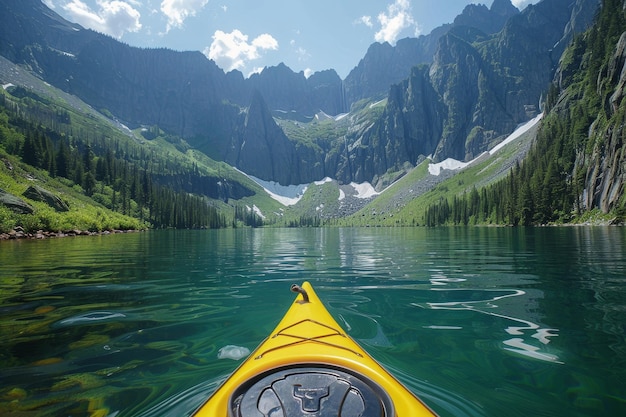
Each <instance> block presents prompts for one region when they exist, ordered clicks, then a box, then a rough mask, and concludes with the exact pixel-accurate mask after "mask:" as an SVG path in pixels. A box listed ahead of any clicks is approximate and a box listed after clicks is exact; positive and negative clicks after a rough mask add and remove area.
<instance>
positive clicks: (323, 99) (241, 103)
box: [0, 0, 598, 184]
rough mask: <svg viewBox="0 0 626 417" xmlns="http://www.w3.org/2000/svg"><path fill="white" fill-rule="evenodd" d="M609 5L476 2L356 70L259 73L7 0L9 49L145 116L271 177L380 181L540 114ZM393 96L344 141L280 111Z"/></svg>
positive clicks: (117, 111)
mask: <svg viewBox="0 0 626 417" xmlns="http://www.w3.org/2000/svg"><path fill="white" fill-rule="evenodd" d="M597 4H598V0H543V1H541V2H539V3H538V4H537V5H535V6H531V7H528V8H526V9H525V10H524V11H523V12H522V13H520V12H519V11H518V10H517V9H515V7H513V6H512V4H511V1H510V0H495V1H494V2H493V4H492V6H491V8H489V9H488V8H487V7H485V6H479V5H468V6H467V7H466V8H465V10H464V11H463V13H462V14H461V15H459V17H458V18H457V19H456V20H455V22H454V23H452V24H450V25H446V26H443V27H441V28H438V29H436V30H435V31H433V32H432V33H431V34H429V35H427V36H421V37H419V38H417V39H404V40H400V41H399V42H398V43H397V44H396V45H395V46H394V47H392V46H391V45H389V44H378V43H377V44H373V45H372V46H371V47H370V49H369V50H368V53H367V54H366V56H365V57H364V58H363V60H362V61H361V62H360V63H359V65H358V66H357V67H356V68H355V69H354V70H353V71H352V72H351V73H350V75H349V76H348V77H347V78H346V80H344V81H343V82H342V81H341V80H340V79H339V77H338V76H337V74H336V73H335V72H334V71H332V70H329V71H323V72H320V73H316V74H313V75H312V76H311V77H309V78H306V77H304V74H303V73H294V72H293V71H291V70H290V69H289V68H287V67H286V66H285V65H282V64H281V65H278V66H276V67H272V68H266V69H265V70H264V71H263V72H262V73H260V74H256V75H253V76H251V77H250V78H249V79H244V77H243V75H242V74H241V73H239V72H237V71H233V72H230V73H228V74H225V73H224V72H223V71H222V70H221V69H220V68H218V67H217V65H216V64H215V63H214V62H213V61H210V60H208V59H207V58H206V57H205V56H204V55H202V54H201V53H199V52H174V51H170V50H166V49H140V48H133V47H129V46H127V45H124V44H121V43H119V42H117V41H115V40H114V39H112V38H109V37H107V36H103V35H100V34H97V33H95V32H93V31H90V30H85V29H83V28H81V27H80V26H77V25H73V24H70V23H68V22H66V21H64V20H63V19H62V18H60V17H59V16H58V15H56V14H55V13H54V12H53V11H51V10H49V9H47V8H46V7H45V6H44V5H43V3H41V2H40V1H39V0H25V1H23V2H17V3H16V2H13V1H10V0H0V12H1V13H0V16H2V17H1V21H2V24H1V25H0V53H1V54H2V55H4V56H5V57H8V58H9V59H11V60H13V61H14V62H17V63H19V64H21V65H25V66H29V67H30V68H32V69H33V71H35V72H36V73H37V74H38V75H39V76H40V77H41V78H43V79H45V80H46V81H48V82H50V83H51V84H53V85H55V86H57V87H59V88H61V89H63V90H65V91H67V92H70V93H72V94H75V95H77V96H79V97H80V98H82V99H83V100H84V101H86V102H88V103H89V104H91V105H92V106H93V107H94V108H96V109H98V110H107V112H110V113H111V114H113V115H114V116H115V117H116V118H117V119H119V120H120V121H122V122H124V123H125V124H127V125H129V126H131V127H136V126H140V125H147V126H154V125H157V126H159V127H160V128H161V129H164V130H166V131H168V132H170V133H174V134H177V135H180V136H181V137H183V138H185V139H186V140H187V141H188V142H189V143H190V144H191V145H192V146H194V147H196V148H198V149H200V150H202V151H204V152H206V153H207V154H208V155H209V156H211V157H213V158H215V159H219V160H223V161H226V162H228V163H230V164H233V165H235V166H237V167H238V168H240V169H242V170H244V171H246V172H248V173H250V174H252V175H255V176H258V177H260V178H262V179H265V180H273V181H278V182H280V183H282V184H289V183H291V184H295V183H304V182H309V181H313V180H317V179H320V178H322V177H323V176H331V177H334V178H337V179H340V180H341V181H345V182H349V181H354V180H356V181H366V180H368V181H372V180H375V179H376V178H379V177H381V176H383V175H385V174H386V173H388V172H394V171H398V170H402V169H404V168H405V167H407V166H412V165H414V164H415V162H416V161H417V160H418V159H419V158H420V157H423V156H425V155H433V157H434V158H435V159H438V160H441V159H445V158H447V157H453V158H456V159H470V158H472V157H474V156H476V155H478V154H480V153H481V152H483V151H485V150H487V149H488V148H489V147H491V146H493V145H494V144H495V143H497V141H498V140H499V139H500V138H502V137H503V135H505V134H508V133H509V132H510V131H512V130H513V128H514V127H515V126H516V124H518V123H520V122H523V121H525V120H527V119H528V118H530V117H531V116H532V115H534V114H535V113H536V112H537V111H539V109H538V103H539V101H540V98H541V95H542V93H543V92H544V91H545V89H546V87H547V85H548V83H549V81H550V80H551V79H552V76H553V73H554V69H555V67H556V64H557V62H558V59H559V56H560V52H559V51H560V50H561V45H563V44H564V43H565V42H566V41H567V39H571V36H572V35H573V34H574V33H575V32H576V31H579V30H581V29H582V28H584V27H586V25H588V24H589V23H590V17H589V16H593V14H594V13H595V10H596V9H597ZM420 63H426V65H429V67H422V68H418V69H415V68H414V67H415V66H416V65H417V64H420ZM390 86H391V88H390ZM385 97H386V98H388V100H387V107H386V108H385V110H384V112H383V113H382V115H381V114H379V113H377V114H376V118H375V119H366V120H360V121H359V122H358V125H357V126H354V127H352V128H350V131H349V132H348V134H345V135H340V136H338V137H336V138H334V141H335V143H332V144H327V143H325V144H323V145H322V144H320V143H319V141H317V139H315V138H312V139H311V140H309V141H300V140H297V139H290V138H288V137H287V136H286V135H285V134H284V132H283V131H282V130H281V129H280V128H279V127H278V125H277V124H276V123H275V121H274V120H273V119H272V117H271V116H272V111H274V110H283V111H294V112H296V113H298V114H299V115H300V116H306V117H309V118H311V117H312V116H313V115H315V114H317V113H318V112H319V111H323V112H325V113H327V114H331V115H333V114H338V113H341V112H344V111H346V110H347V109H349V108H351V107H352V106H353V104H354V103H355V102H356V100H359V99H360V98H368V99H370V100H371V99H375V98H385ZM359 117H360V116H359ZM325 140H326V139H325Z"/></svg>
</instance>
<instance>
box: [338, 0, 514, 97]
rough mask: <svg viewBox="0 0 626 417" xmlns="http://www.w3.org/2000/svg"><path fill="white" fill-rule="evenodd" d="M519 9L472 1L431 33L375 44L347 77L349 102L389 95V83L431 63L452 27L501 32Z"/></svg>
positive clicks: (504, 0) (502, 1) (504, 2)
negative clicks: (439, 45)
mask: <svg viewBox="0 0 626 417" xmlns="http://www.w3.org/2000/svg"><path fill="white" fill-rule="evenodd" d="M518 13H519V10H517V8H516V7H515V6H513V4H512V3H511V1H510V0H494V2H493V4H492V6H491V8H487V6H485V5H476V4H469V5H467V6H466V7H465V9H464V10H463V12H462V13H461V14H460V15H459V16H457V17H456V19H455V20H454V23H451V24H445V25H442V26H439V27H437V28H435V29H434V30H433V31H432V32H431V33H429V34H427V35H422V36H419V37H418V38H405V39H401V40H399V41H398V42H397V43H396V45H395V46H391V45H390V44H389V43H386V42H385V43H382V44H381V43H374V44H372V45H371V46H370V47H369V49H368V50H367V53H366V54H365V56H364V57H363V59H362V60H361V61H360V62H359V64H358V65H357V66H356V67H355V68H354V69H353V70H352V71H351V72H350V74H348V76H347V77H346V79H345V81H344V88H345V96H346V97H345V100H346V103H347V106H348V107H349V106H350V105H351V104H353V103H355V102H357V101H358V100H361V99H363V98H371V97H380V98H382V97H385V96H386V95H387V93H388V91H389V86H391V85H392V84H397V83H399V82H401V81H402V80H404V79H406V78H407V77H408V76H409V74H410V72H411V68H412V67H414V66H416V65H420V64H430V63H431V62H432V60H433V57H434V55H435V53H436V51H437V49H438V41H439V39H440V38H441V37H442V36H444V35H445V34H446V33H448V31H450V30H451V29H453V28H455V27H460V26H462V27H470V28H474V29H477V30H479V31H481V32H483V33H485V34H492V33H497V32H499V31H500V30H501V29H502V27H503V26H504V24H505V23H506V21H507V20H508V19H509V18H510V17H512V16H514V15H516V14H518Z"/></svg>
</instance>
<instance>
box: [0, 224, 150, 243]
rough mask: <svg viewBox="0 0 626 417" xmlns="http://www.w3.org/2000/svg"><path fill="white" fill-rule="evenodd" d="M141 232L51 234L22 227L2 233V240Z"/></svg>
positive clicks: (63, 232)
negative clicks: (28, 230)
mask: <svg viewBox="0 0 626 417" xmlns="http://www.w3.org/2000/svg"><path fill="white" fill-rule="evenodd" d="M134 232H139V230H103V231H100V232H91V231H89V230H67V231H58V232H51V231H45V230H38V231H36V232H34V233H32V232H31V233H29V232H26V231H24V229H23V228H22V227H20V226H17V227H16V228H15V229H13V230H10V231H9V232H8V233H0V240H16V239H49V238H60V237H75V236H98V235H110V234H116V233H134Z"/></svg>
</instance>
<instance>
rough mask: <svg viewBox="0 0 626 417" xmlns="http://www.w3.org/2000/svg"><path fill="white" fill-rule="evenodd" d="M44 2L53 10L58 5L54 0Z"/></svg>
mask: <svg viewBox="0 0 626 417" xmlns="http://www.w3.org/2000/svg"><path fill="white" fill-rule="evenodd" d="M43 4H45V5H46V6H48V8H49V9H52V10H54V9H55V7H56V6H55V5H54V3H52V0H43Z"/></svg>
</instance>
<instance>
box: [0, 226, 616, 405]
mask: <svg viewBox="0 0 626 417" xmlns="http://www.w3.org/2000/svg"><path fill="white" fill-rule="evenodd" d="M13 243H15V244H13ZM625 248H626V233H625V232H624V230H623V229H609V228H605V229H604V228H563V229H559V228H546V229H513V228H449V229H446V228H441V229H408V228H407V229H367V230H364V229H306V230H293V229H291V230H276V229H267V230H265V229H263V230H251V229H245V230H224V231H163V232H149V233H141V234H135V235H116V236H109V237H94V238H93V239H92V238H85V239H66V240H61V239H59V240H56V241H54V240H49V241H44V242H0V363H1V366H2V372H1V373H0V414H6V413H13V414H16V415H19V413H22V415H29V414H30V415H37V416H41V417H48V416H58V415H72V416H75V417H87V416H92V415H98V414H97V413H100V415H107V413H108V415H110V416H116V417H125V416H138V415H139V416H141V417H145V416H152V415H157V414H158V415H165V416H184V415H189V413H190V412H191V410H192V409H194V408H195V407H197V406H199V405H200V404H201V403H202V401H204V399H205V398H206V396H207V395H209V393H210V392H212V390H214V389H215V387H216V386H217V384H218V383H219V382H220V381H222V380H223V379H224V378H225V377H226V375H228V374H229V373H230V372H232V371H233V370H234V369H235V368H236V367H237V365H238V363H239V362H238V361H237V360H220V359H219V357H220V353H219V352H220V349H222V348H225V347H228V346H234V347H237V348H241V349H240V350H238V351H239V352H245V350H246V349H247V350H253V349H254V348H255V347H256V346H257V345H258V343H259V342H260V341H261V340H262V339H263V338H264V337H265V336H266V335H267V334H268V333H269V332H270V331H271V330H272V329H273V327H274V326H275V324H276V323H277V322H278V320H279V319H280V317H281V315H282V313H283V312H284V311H285V309H286V308H287V307H288V305H289V304H290V303H291V301H292V300H293V294H292V293H290V292H289V285H290V284H291V283H301V282H302V281H303V280H310V281H311V282H312V283H313V285H314V286H315V288H316V290H317V292H318V294H319V295H320V297H321V298H322V299H323V300H324V302H325V303H326V304H327V306H328V307H329V310H330V312H331V314H333V315H334V316H335V317H336V318H338V320H339V322H340V323H341V324H342V325H343V326H344V327H345V328H346V330H347V331H348V332H349V333H350V334H351V335H352V336H353V337H355V338H356V339H357V340H358V341H360V342H361V343H362V344H363V345H364V347H366V349H367V350H368V351H370V353H372V355H374V356H375V357H376V358H377V359H378V360H380V361H381V362H382V363H383V364H384V365H385V366H387V367H389V368H391V370H392V372H393V373H394V374H395V375H396V376H397V377H398V378H399V379H400V380H401V381H402V382H404V383H405V384H407V385H408V386H409V387H410V388H411V389H412V390H413V391H414V392H416V393H417V394H418V395H420V396H421V397H422V398H424V399H425V401H427V403H428V404H429V405H432V406H433V407H434V408H435V409H436V411H437V412H439V413H440V414H441V415H442V416H444V417H445V416H454V417H458V416H499V415H507V416H525V415H529V414H532V413H535V412H536V411H537V410H541V413H542V415H546V416H560V415H569V416H594V417H595V416H605V415H623V414H624V413H623V411H624V404H626V394H625V393H624V389H623V384H622V382H623V380H624V378H626V373H625V372H626V371H625V369H626V336H625V334H626V330H625V328H624V323H626V308H625V306H626V279H625V278H624V277H625V276H626V260H625V258H626V251H625ZM416 307H420V308H416ZM229 349H230V348H229ZM222 352H225V351H224V350H222ZM226 352H228V349H227V350H226ZM9 415H10V414H9Z"/></svg>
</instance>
